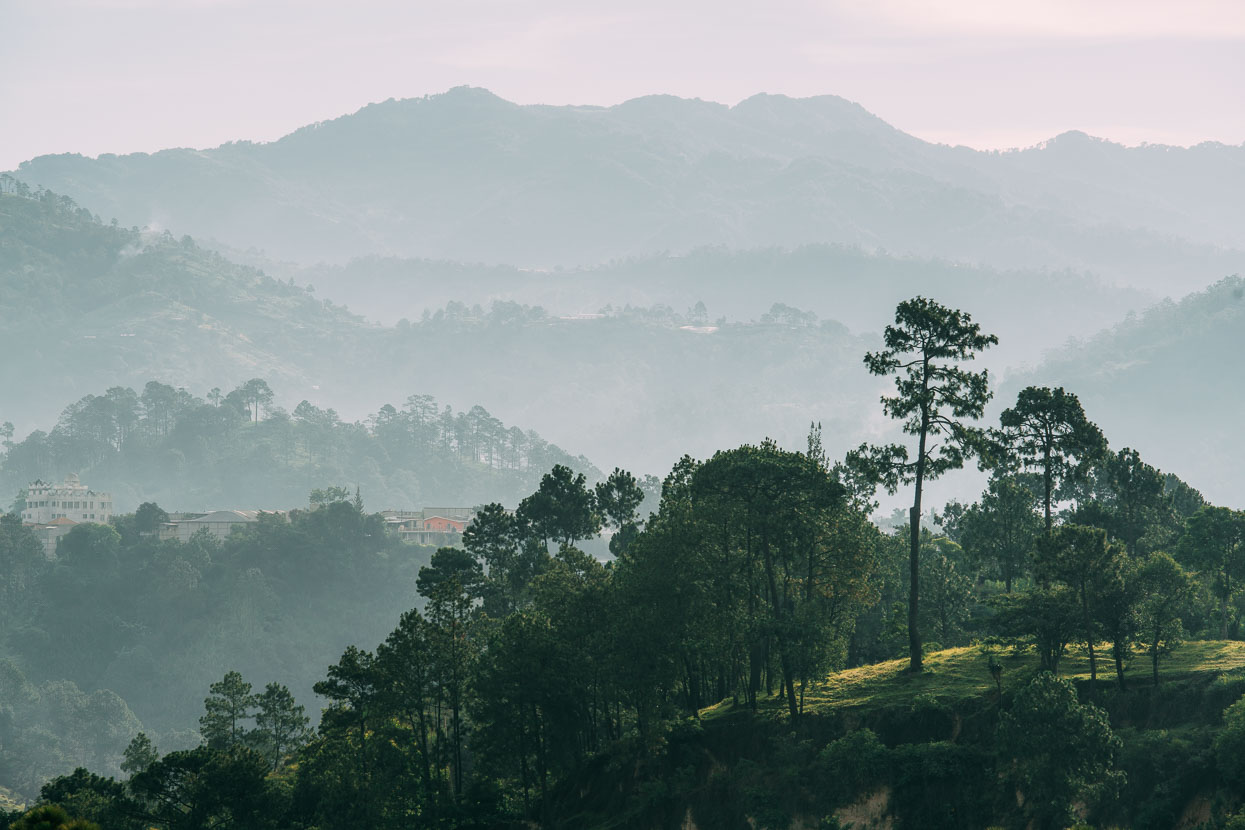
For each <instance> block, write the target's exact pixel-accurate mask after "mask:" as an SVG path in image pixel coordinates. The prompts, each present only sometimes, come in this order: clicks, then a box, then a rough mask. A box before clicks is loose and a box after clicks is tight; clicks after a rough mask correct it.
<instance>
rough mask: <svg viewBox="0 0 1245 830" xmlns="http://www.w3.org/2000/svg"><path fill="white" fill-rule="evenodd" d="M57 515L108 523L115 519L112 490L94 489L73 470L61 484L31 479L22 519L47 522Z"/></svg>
mask: <svg viewBox="0 0 1245 830" xmlns="http://www.w3.org/2000/svg"><path fill="white" fill-rule="evenodd" d="M56 519H69V520H71V521H74V522H79V523H80V522H96V523H98V524H108V522H110V521H111V520H112V494H111V493H99V492H96V491H95V490H91V489H90V488H88V487H87V486H86V485H85V484H83V483H82V482H81V481H79V480H78V477H77V476H76V475H74V474H73V473H70V474H69V475H67V476H65V480H64V481H63V482H61V483H60V484H52V483H48V482H44V481H34V482H31V484H30V485H29V486H28V487H27V488H26V507H25V508H24V509H23V510H22V521H23V522H25V523H27V524H34V525H46V524H51V523H52V522H53V521H55V520H56Z"/></svg>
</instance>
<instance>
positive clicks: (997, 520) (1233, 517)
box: [0, 87, 1245, 830]
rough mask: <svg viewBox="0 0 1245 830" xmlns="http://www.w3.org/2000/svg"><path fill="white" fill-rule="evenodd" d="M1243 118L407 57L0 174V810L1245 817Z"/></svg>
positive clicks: (801, 826)
mask: <svg viewBox="0 0 1245 830" xmlns="http://www.w3.org/2000/svg"><path fill="white" fill-rule="evenodd" d="M1243 190H1245V145H1240V146H1229V145H1225V144H1221V143H1214V142H1205V143H1202V144H1198V145H1195V146H1191V147H1169V146H1163V145H1156V144H1143V145H1141V146H1132V147H1128V146H1124V145H1122V144H1119V143H1114V142H1112V141H1109V140H1105V139H1098V138H1093V137H1091V136H1089V135H1087V134H1085V133H1082V132H1065V133H1063V134H1061V135H1058V136H1056V137H1054V138H1051V139H1050V140H1049V141H1046V142H1043V143H1042V144H1038V145H1036V146H1032V147H1029V148H1027V149H1023V150H1008V151H1003V152H1000V151H979V150H972V149H969V148H968V147H963V146H956V147H952V146H948V145H945V144H938V143H933V142H929V141H925V140H922V139H920V138H917V137H916V136H914V135H909V134H907V133H905V132H903V131H901V130H899V129H897V128H895V127H893V126H891V125H890V124H888V123H887V122H886V121H884V120H882V119H881V118H879V117H878V116H875V115H873V114H872V113H870V112H868V111H867V110H865V109H864V108H863V107H862V106H860V105H858V104H855V103H852V102H850V101H847V100H846V99H843V98H838V97H835V96H818V97H812V98H791V97H786V96H782V95H756V96H753V97H749V98H746V99H745V100H742V101H741V102H740V103H738V104H736V105H734V106H726V105H721V104H715V103H710V102H707V101H702V100H700V99H694V100H691V99H685V98H678V97H674V96H668V95H653V96H647V97H643V98H636V99H632V100H628V101H626V102H624V103H621V104H618V105H615V106H551V105H537V104H516V103H511V102H510V101H507V100H505V99H503V98H502V97H499V96H497V95H494V94H493V93H491V92H488V91H487V90H484V89H480V88H475V87H456V88H454V89H451V90H449V91H448V92H445V93H442V94H437V95H429V96H425V97H422V98H408V99H401V100H397V99H392V98H391V99H389V100H387V101H384V102H382V103H374V104H370V105H368V106H366V107H363V108H362V109H360V110H358V111H357V112H355V113H353V114H350V115H344V116H341V117H338V118H334V119H331V120H327V121H320V122H317V123H313V124H308V125H307V126H304V127H302V128H300V129H298V130H295V131H293V132H291V133H289V134H287V135H285V136H283V137H281V138H279V139H277V140H273V141H266V142H258V141H256V142H252V141H245V140H241V141H231V142H229V143H226V144H222V145H220V146H217V147H214V148H210V149H201V150H193V149H184V148H183V149H178V148H171V149H163V150H159V151H156V152H150V153H146V152H134V153H128V154H111V153H101V154H99V155H97V156H94V157H92V156H87V155H81V154H76V153H73V154H70V153H60V154H49V155H41V156H38V157H36V158H33V159H30V160H28V161H24V162H22V163H21V164H20V165H18V166H17V167H16V168H14V169H12V170H10V171H8V172H6V173H2V174H0V353H3V355H4V356H5V359H4V360H3V361H2V362H0V385H2V387H3V389H4V390H5V393H4V395H3V396H0V510H2V511H4V512H3V514H2V515H0V828H9V830H35V828H39V829H40V830H43V829H44V828H46V829H47V830H59V828H64V830H209V829H211V830H216V829H217V828H222V829H223V828H239V829H241V828H246V830H262V828H271V829H272V830H287V829H288V830H337V829H338V828H340V830H346V828H352V829H353V828H382V827H394V828H408V827H409V828H443V829H444V830H451V828H481V830H483V828H512V829H513V830H518V829H519V828H532V829H533V830H534V829H535V828H542V829H547V830H554V828H564V829H565V830H571V829H572V828H600V829H601V830H604V828H628V830H630V829H632V828H634V830H647V828H660V829H661V830H665V829H666V828H669V830H697V829H698V830H711V829H714V830H716V828H722V829H723V830H746V829H750V830H788V829H790V830H834V829H838V830H845V829H846V828H854V829H855V830H865V828H878V830H883V829H886V830H894V828H995V827H1006V828H1034V830H1043V829H1045V828H1059V829H1060V830H1062V829H1063V828H1071V827H1077V828H1081V827H1090V828H1093V827H1097V828H1104V829H1105V828H1155V829H1156V830H1157V828H1171V829H1172V830H1177V828H1178V829H1179V830H1194V828H1206V830H1211V829H1212V828H1213V829H1215V830H1219V829H1221V828H1222V829H1225V830H1226V828H1241V827H1245V509H1243V508H1245V503H1242V501H1241V497H1240V494H1241V492H1242V491H1243V490H1245V442H1243V441H1242V440H1241V427H1240V420H1241V417H1240V413H1241V412H1242V410H1243V408H1245V386H1242V385H1241V384H1240V383H1239V382H1237V380H1236V378H1235V374H1234V373H1235V372H1236V370H1235V368H1234V367H1235V361H1236V359H1237V356H1238V355H1240V354H1242V353H1245V280H1243V279H1242V277H1241V276H1240V274H1241V269H1242V264H1245V232H1243V230H1242V229H1243V228H1245V201H1242V200H1241V199H1240V194H1241V192H1242V191H1243Z"/></svg>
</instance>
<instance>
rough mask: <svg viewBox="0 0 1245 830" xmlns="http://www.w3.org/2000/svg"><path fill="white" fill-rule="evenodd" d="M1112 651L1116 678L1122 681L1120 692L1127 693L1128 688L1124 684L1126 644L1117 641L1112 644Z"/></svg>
mask: <svg viewBox="0 0 1245 830" xmlns="http://www.w3.org/2000/svg"><path fill="white" fill-rule="evenodd" d="M1111 650H1112V651H1113V652H1114V656H1115V677H1116V679H1117V680H1119V681H1120V691H1121V692H1123V691H1127V689H1128V687H1127V685H1126V684H1125V682H1124V644H1123V643H1121V642H1118V641H1116V642H1115V643H1112V644H1111Z"/></svg>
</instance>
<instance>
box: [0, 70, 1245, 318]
mask: <svg viewBox="0 0 1245 830" xmlns="http://www.w3.org/2000/svg"><path fill="white" fill-rule="evenodd" d="M15 175H17V176H18V177H20V178H21V179H23V180H25V181H26V182H28V183H30V184H32V185H43V186H45V187H47V188H49V189H51V190H54V191H56V192H58V193H64V194H66V195H69V196H71V197H72V198H74V199H76V200H78V201H80V202H82V203H83V204H86V205H88V206H90V207H91V209H92V210H94V211H96V212H98V213H100V214H101V215H104V216H108V217H114V216H115V217H116V218H117V219H119V220H120V221H121V222H122V223H123V224H126V225H138V226H145V227H152V228H156V229H163V228H174V229H176V230H177V231H178V232H179V233H190V234H193V235H194V236H195V237H196V238H198V239H201V240H205V241H207V242H208V243H211V244H213V245H216V244H219V245H225V246H230V247H232V248H236V249H241V250H246V249H250V248H256V249H262V250H263V251H265V252H266V254H267V255H268V256H270V257H273V258H276V259H288V260H292V261H294V262H301V263H314V262H317V261H320V260H324V261H329V262H338V263H340V262H344V261H346V260H348V259H350V258H353V257H359V256H371V255H378V256H399V257H416V258H431V259H448V260H456V261H463V262H483V263H494V264H495V263H508V264H512V265H517V266H524V267H554V266H558V265H562V266H573V265H589V266H591V265H598V264H602V263H606V262H609V261H610V260H613V259H618V258H625V257H633V256H649V255H652V254H654V253H658V252H669V253H676V254H678V253H685V252H687V251H690V250H693V249H695V248H698V247H703V246H714V245H725V246H729V247H731V248H755V247H768V246H782V247H788V248H790V247H798V246H801V245H807V244H822V243H837V244H847V245H856V246H860V247H862V248H864V249H866V250H869V251H889V252H893V253H897V254H903V255H913V256H918V257H935V258H945V259H949V260H952V261H955V262H965V263H976V264H983V265H987V266H992V267H997V268H1018V267H1019V268H1034V267H1037V268H1043V267H1048V268H1055V269H1064V268H1071V269H1073V270H1077V271H1089V272H1092V273H1094V274H1097V275H1099V276H1100V277H1102V278H1103V279H1105V280H1107V281H1108V282H1112V283H1118V284H1126V285H1130V286H1134V287H1140V288H1144V289H1147V290H1149V291H1151V292H1157V293H1159V294H1163V293H1167V292H1171V291H1180V293H1183V292H1184V291H1189V290H1196V289H1198V288H1201V287H1203V286H1205V285H1206V284H1209V283H1210V282H1212V281H1213V280H1215V279H1217V278H1218V277H1221V276H1223V275H1225V274H1228V273H1232V272H1233V271H1237V270H1240V266H1241V263H1242V262H1245V254H1242V251H1245V221H1242V220H1243V219H1245V205H1243V204H1242V202H1241V200H1240V199H1239V198H1238V194H1239V193H1240V192H1241V191H1242V189H1245V147H1232V146H1224V145H1219V144H1202V145H1198V146H1196V147H1191V148H1173V147H1162V146H1141V147H1132V148H1129V147H1123V146H1121V145H1118V144H1113V143H1110V142H1107V141H1103V140H1098V139H1094V138H1091V137H1089V136H1087V135H1085V134H1083V133H1076V132H1070V133H1065V134H1063V135H1060V136H1058V137H1056V138H1054V139H1052V140H1050V141H1048V142H1046V143H1044V144H1042V145H1039V146H1037V147H1033V148H1030V149H1027V150H1022V151H1017V152H1007V153H996V152H978V151H974V150H971V149H968V148H965V147H948V146H944V145H935V144H930V143H928V142H925V141H922V140H920V139H917V138H915V137H913V136H910V135H907V134H905V133H903V132H901V131H899V130H897V129H895V128H894V127H891V126H890V125H888V124H886V123H885V122H884V121H882V120H881V119H879V118H877V117H876V116H874V115H872V114H870V113H869V112H867V111H866V110H865V109H864V108H863V107H861V106H859V105H857V104H854V103H851V102H849V101H846V100H844V99H842V98H837V97H834V96H821V97H816V98H807V99H792V98H787V97H784V96H780V95H758V96H754V97H752V98H749V99H747V100H745V101H742V102H740V103H739V104H737V105H735V106H730V107H728V106H725V105H721V104H715V103H710V102H705V101H700V100H685V99H680V98H674V97H670V96H651V97H647V98H639V99H635V100H632V101H627V102H625V103H623V104H619V105H617V106H612V107H591V106H567V107H554V106H537V105H517V104H513V103H510V102H507V101H504V100H502V99H501V98H498V97H497V96H495V95H493V94H491V93H489V92H488V91H486V90H482V89H474V88H468V87H460V88H456V89H453V90H450V91H449V92H446V93H444V94H441V95H433V96H429V97H425V98H417V99H406V100H389V101H385V102H383V103H377V104H372V105H369V106H367V107H364V108H363V109H361V110H359V111H358V112H356V113H354V114H351V115H347V116H343V117H341V118H337V119H334V120H331V121H326V122H322V123H318V124H313V125H310V126H307V127H304V128H302V129H300V130H297V131H295V132H293V133H291V134H289V135H287V136H285V137H283V138H281V139H279V140H277V141H274V142H270V143H263V144H258V143H251V142H246V141H241V142H236V143H230V144H225V145H223V146H220V147H216V148H213V149H205V150H192V149H170V150H164V151H161V152H157V153H153V154H146V153H135V154H129V155H121V156H117V155H103V156H100V157H99V158H94V159H93V158H86V157H83V156H78V155H55V156H41V157H39V158H36V159H33V160H31V161H28V162H25V163H23V164H22V165H21V166H20V169H19V170H18V171H16V173H15Z"/></svg>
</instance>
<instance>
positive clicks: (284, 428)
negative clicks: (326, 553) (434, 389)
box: [0, 378, 600, 511]
mask: <svg viewBox="0 0 1245 830" xmlns="http://www.w3.org/2000/svg"><path fill="white" fill-rule="evenodd" d="M274 401H275V395H274V393H273V390H272V389H271V388H270V387H269V386H268V383H267V382H266V381H264V380H263V379H261V378H252V379H251V380H249V381H247V382H246V383H244V384H242V385H240V386H238V387H237V388H236V389H233V390H232V391H230V392H228V393H222V392H221V390H220V389H215V388H214V389H212V390H211V391H210V392H208V393H207V396H206V398H200V397H198V396H197V395H193V394H191V393H190V392H188V391H187V390H186V389H184V388H177V389H174V388H173V387H172V386H169V385H167V384H163V383H160V382H158V381H154V380H153V381H149V382H148V383H147V384H146V385H145V386H144V387H143V390H142V392H141V393H138V392H136V391H135V390H133V389H131V388H128V387H120V386H114V387H113V388H111V389H108V390H107V391H105V392H103V393H102V394H98V395H87V396H86V397H84V398H82V399H81V400H79V401H77V402H75V403H73V404H71V405H69V406H68V407H66V408H65V411H64V412H63V413H62V414H61V417H60V419H59V420H58V421H57V423H56V426H55V427H53V428H52V429H51V430H50V431H48V432H44V431H42V430H36V431H34V432H32V433H30V434H29V435H27V436H26V437H25V438H24V439H23V440H21V441H16V442H15V441H13V440H12V438H13V435H12V430H11V425H5V426H4V427H3V429H4V431H5V432H6V433H7V435H6V437H5V441H4V445H3V446H4V452H3V453H2V454H0V486H3V487H5V488H6V490H7V491H8V492H11V493H17V492H18V490H19V488H21V487H24V486H25V485H26V484H28V483H29V482H31V481H34V480H35V479H37V478H43V479H45V480H46V479H48V478H49V477H52V478H59V477H60V476H63V475H64V474H66V473H77V474H79V475H81V476H82V477H83V479H84V480H86V481H88V482H89V483H90V485H91V486H92V487H93V488H95V489H97V490H104V491H108V492H111V493H112V494H113V499H114V503H115V504H117V505H118V507H119V508H121V509H125V508H126V507H127V506H128V508H129V509H133V508H135V507H137V506H138V505H139V504H140V503H142V502H148V501H152V502H158V503H160V504H164V505H168V506H169V507H170V509H177V510H188V511H189V510H207V509H220V508H230V509H234V508H240V509H255V508H261V509H270V510H275V509H284V508H288V507H292V506H298V505H302V504H304V503H305V502H306V499H307V493H308V492H309V491H311V490H312V489H314V488H316V487H319V486H321V485H324V484H325V483H329V484H342V483H348V484H349V485H350V486H352V487H355V488H361V489H362V491H363V492H364V493H366V494H367V496H368V499H369V500H370V501H372V502H373V503H376V504H378V506H382V507H391V508H397V509H414V508H418V507H420V506H424V505H427V504H441V505H445V504H461V505H464V506H468V507H470V506H472V505H475V504H480V503H483V502H486V501H503V502H505V503H507V504H514V503H516V502H517V501H518V499H519V498H520V497H521V496H522V495H523V494H524V493H525V492H527V491H528V490H529V489H531V487H532V486H534V485H535V483H536V482H537V481H538V480H539V479H540V475H541V473H542V472H543V471H546V470H548V469H549V468H550V467H552V466H553V465H555V464H566V465H569V466H571V467H574V468H575V469H576V470H578V471H582V472H584V473H586V474H588V475H589V476H591V477H592V478H593V479H594V480H595V479H596V478H599V477H600V472H599V471H598V470H596V468H594V467H593V466H592V464H591V463H589V462H588V460H587V459H585V458H583V457H578V458H573V457H571V456H570V455H569V454H567V453H566V452H564V451H563V450H561V449H559V448H558V447H557V446H555V445H552V444H550V443H548V442H547V441H545V440H544V439H542V438H541V437H540V436H539V435H537V434H536V433H534V432H531V431H527V432H525V431H523V430H522V429H520V428H519V427H507V426H506V425H505V424H503V423H502V422H501V421H499V420H498V419H497V418H494V417H493V416H492V415H490V414H489V413H488V412H487V411H486V410H485V409H484V408H483V407H480V406H475V407H472V408H471V409H470V410H468V411H466V412H454V410H453V409H452V408H451V407H449V406H445V407H440V406H438V404H437V402H436V400H435V399H434V398H433V397H432V396H430V395H410V396H409V397H408V398H407V399H406V401H405V403H404V404H403V405H402V407H401V408H400V409H399V408H397V407H395V406H392V405H389V404H387V405H385V406H383V407H381V408H380V409H379V410H378V411H377V412H376V413H374V414H373V415H372V416H371V417H369V418H368V419H367V421H366V422H356V423H349V422H345V421H343V420H342V419H341V418H339V417H338V415H337V413H336V412H335V411H333V410H332V409H321V408H319V407H317V406H314V405H313V404H311V403H309V402H307V401H302V402H301V403H299V404H298V406H296V407H294V411H293V412H287V411H286V410H285V409H283V408H281V407H280V406H277V405H276V404H275V402H274Z"/></svg>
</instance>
